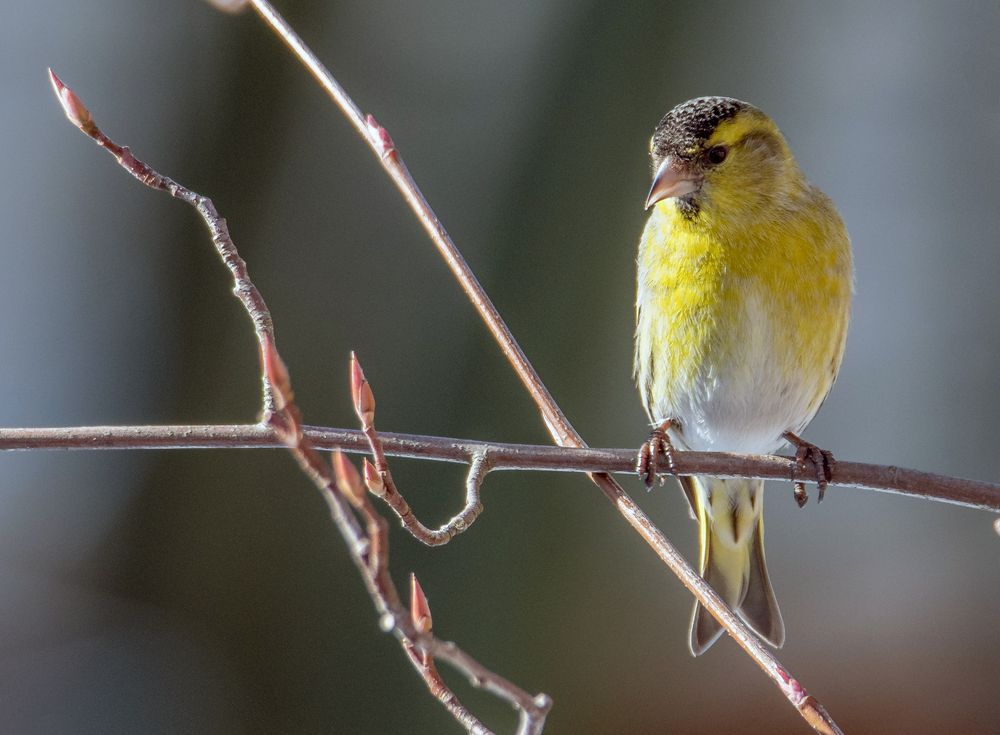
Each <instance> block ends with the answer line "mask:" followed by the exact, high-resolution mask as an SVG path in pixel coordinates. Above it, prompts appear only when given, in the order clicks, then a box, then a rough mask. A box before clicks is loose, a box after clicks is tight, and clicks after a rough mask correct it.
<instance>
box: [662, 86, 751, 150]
mask: <svg viewBox="0 0 1000 735" xmlns="http://www.w3.org/2000/svg"><path fill="white" fill-rule="evenodd" d="M752 108H753V105H750V104H748V103H746V102H740V101H739V100H734V99H733V98H732V97H698V98H697V99H693V100H688V101H687V102H682V103H681V104H679V105H677V107H675V108H674V109H672V110H671V111H670V112H668V113H667V114H666V115H664V116H663V119H662V120H660V122H659V123H658V124H657V126H656V130H655V131H653V144H652V148H651V153H652V156H653V159H654V160H659V159H661V158H663V157H664V156H678V157H680V158H686V157H688V156H689V155H690V154H689V151H690V150H691V149H692V148H697V147H699V146H701V145H702V144H703V143H704V142H705V141H706V140H708V139H709V138H710V137H711V136H712V133H713V132H714V131H715V128H716V127H718V125H719V123H721V122H722V121H723V120H728V119H729V118H731V117H735V116H736V114H737V113H738V112H740V111H741V110H748V109H752Z"/></svg>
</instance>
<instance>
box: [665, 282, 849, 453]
mask: <svg viewBox="0 0 1000 735" xmlns="http://www.w3.org/2000/svg"><path fill="white" fill-rule="evenodd" d="M741 317H742V318H740V319H739V320H737V321H736V323H735V324H732V325H730V329H731V331H730V332H729V333H727V334H724V335H720V342H722V343H724V344H726V345H728V346H729V349H728V350H720V351H719V354H718V355H713V354H709V355H706V358H707V359H706V360H705V362H704V364H703V365H702V367H701V369H700V370H699V371H698V373H697V376H696V378H695V380H694V384H693V385H690V386H688V387H687V389H684V390H677V388H676V387H675V389H674V390H673V391H671V394H670V395H667V396H663V397H661V400H660V401H657V403H658V404H659V405H658V406H657V409H658V410H657V411H656V413H657V415H658V416H662V417H664V418H668V417H669V418H674V419H676V420H678V421H679V422H680V424H681V428H680V433H679V434H677V433H675V434H674V438H675V439H676V440H677V442H678V444H679V446H681V447H686V448H688V449H693V450H699V451H726V452H748V453H767V452H773V451H775V450H776V449H778V447H780V446H781V445H782V443H783V439H782V434H784V433H785V432H786V431H793V432H796V433H797V432H799V431H800V430H801V429H802V428H803V427H804V426H805V424H806V423H808V421H809V420H810V419H811V418H812V416H813V415H814V414H815V412H816V411H817V410H818V408H819V404H820V403H821V402H822V399H823V398H824V397H825V395H826V391H827V390H828V388H829V385H828V384H826V385H823V384H821V383H823V382H824V380H823V379H822V376H817V373H818V372H822V371H817V370H816V368H817V367H818V365H798V364H796V360H795V357H794V355H795V352H796V350H795V349H794V345H788V344H782V342H785V341H787V336H786V337H784V338H783V337H782V336H781V335H782V334H785V335H787V330H783V329H782V325H781V324H778V323H777V322H776V320H778V319H781V318H782V316H781V315H780V314H778V313H776V308H775V307H774V305H773V304H771V303H769V302H768V301H765V299H764V297H762V296H761V295H760V294H757V293H755V292H754V291H749V292H748V293H747V294H746V296H745V299H744V301H743V304H742V314H741ZM816 357H817V359H818V360H819V359H822V357H821V356H816Z"/></svg>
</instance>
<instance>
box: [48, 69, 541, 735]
mask: <svg viewBox="0 0 1000 735" xmlns="http://www.w3.org/2000/svg"><path fill="white" fill-rule="evenodd" d="M49 73H50V76H51V80H52V86H53V88H54V89H55V92H56V96H57V97H58V98H59V101H60V103H61V104H62V106H63V110H64V111H65V112H66V116H67V117H68V118H69V120H70V122H72V123H73V124H74V125H76V126H77V127H78V128H79V129H80V130H81V131H82V132H83V133H85V134H86V135H87V136H88V137H90V138H91V139H93V140H94V141H95V142H97V144H98V145H100V146H101V147H102V148H104V149H105V150H107V151H108V152H110V153H111V154H112V155H113V156H114V157H115V158H116V159H117V160H118V163H119V164H120V165H121V166H122V167H123V168H124V169H125V170H126V171H128V172H129V173H130V174H132V175H133V176H134V177H135V178H137V179H138V180H139V181H141V182H142V183H143V184H145V185H146V186H149V187H151V188H153V189H158V190H161V191H165V192H167V193H169V194H170V195H171V196H173V197H175V198H177V199H180V200H182V201H184V202H187V203H188V204H191V205H192V206H194V207H195V208H196V209H197V210H198V212H199V213H200V214H201V215H202V217H203V219H204V220H205V222H206V223H207V224H208V227H209V230H210V231H211V233H212V241H213V243H214V244H215V246H216V249H217V251H218V253H219V255H220V257H221V258H222V260H223V262H224V263H225V264H226V266H227V267H228V268H229V270H230V272H231V273H232V274H233V278H234V281H235V288H234V292H235V293H236V295H237V297H239V299H240V301H241V302H242V303H243V306H244V308H245V309H246V311H247V313H248V314H249V315H250V318H251V320H252V321H253V324H254V329H255V331H256V333H257V337H258V342H259V346H260V357H261V366H262V370H261V374H262V378H261V379H262V382H263V406H264V414H263V415H264V420H263V421H262V423H261V424H259V425H256V426H255V427H254V428H255V429H265V430H268V431H269V432H270V434H271V436H272V437H273V438H275V439H277V440H278V441H280V442H281V443H282V444H283V445H284V446H285V447H287V448H288V449H289V450H291V453H292V455H293V456H294V457H295V459H296V460H297V461H298V463H299V465H300V467H301V469H302V470H303V472H304V474H305V475H306V476H307V477H309V479H311V480H312V481H313V483H314V484H315V485H316V487H317V488H318V489H319V490H320V492H321V494H322V496H323V498H324V499H325V500H326V502H327V505H328V506H329V509H330V515H331V517H332V519H333V521H334V524H335V525H336V527H337V529H338V530H339V531H340V533H341V535H342V536H343V538H344V541H345V543H346V544H347V548H348V551H349V552H350V555H351V558H352V560H353V561H354V563H355V566H357V568H358V571H359V573H360V574H361V577H362V579H363V580H364V582H365V587H366V588H367V590H368V592H369V596H370V597H371V599H372V602H373V604H374V606H375V608H376V610H377V611H378V613H379V615H380V619H381V622H382V627H383V629H384V630H386V632H391V633H393V634H394V635H395V636H396V638H397V639H398V640H399V642H400V645H401V646H402V648H403V650H404V651H405V652H406V654H407V657H408V658H409V659H410V660H411V661H412V662H413V663H414V666H415V668H416V669H417V671H418V673H420V675H421V676H422V677H423V679H424V681H425V683H426V684H427V687H428V689H429V690H430V691H431V692H432V694H434V696H435V697H436V698H437V699H439V700H440V701H441V702H442V704H443V705H444V706H445V707H446V708H447V709H448V711H449V712H450V713H451V714H452V715H453V716H454V717H455V719H456V720H457V721H458V722H459V723H461V724H462V726H463V727H465V728H466V730H467V731H468V732H470V733H473V734H474V735H492V732H491V731H490V730H489V729H488V728H487V727H486V726H485V725H483V724H482V723H481V722H480V721H479V720H478V719H477V718H476V717H475V716H474V715H473V714H472V713H471V712H470V711H469V710H468V709H467V708H466V707H465V706H464V705H462V704H461V702H460V701H459V700H458V698H457V697H456V696H455V694H454V693H453V692H452V691H451V690H450V689H449V688H448V686H447V684H445V682H444V680H443V679H442V678H441V676H440V675H439V674H438V672H437V669H436V667H435V666H434V663H433V657H434V656H437V655H439V654H438V652H439V651H440V652H441V653H440V657H441V659H442V660H445V661H448V662H449V663H450V664H451V665H452V666H453V667H454V668H455V669H456V670H458V671H460V672H462V673H463V674H464V675H465V676H466V677H467V678H468V679H469V681H470V683H472V684H473V685H474V686H480V687H484V688H488V689H489V690H490V691H491V692H493V693H495V694H497V695H498V696H500V697H502V698H503V699H505V700H506V701H508V702H510V703H511V704H512V705H514V707H515V709H517V711H518V713H519V722H520V723H522V725H523V723H525V722H527V723H528V724H529V726H530V728H531V729H530V730H524V729H523V727H521V726H519V730H518V731H519V732H522V731H523V732H532V733H534V732H541V729H542V727H543V726H544V722H545V717H546V715H547V714H548V711H549V709H550V708H551V706H552V702H551V700H550V699H549V698H548V696H546V695H544V694H540V695H538V696H535V697H533V696H532V695H530V694H528V693H527V692H526V691H524V690H523V689H521V688H519V687H517V686H516V685H514V684H512V683H511V682H509V681H508V680H506V679H504V678H503V677H501V676H498V675H497V674H494V673H493V672H492V671H490V670H488V669H486V668H485V667H483V666H482V665H481V664H479V663H477V662H475V661H474V660H473V659H472V658H471V657H469V656H468V654H465V653H463V652H461V651H459V650H458V649H457V647H455V646H454V644H451V643H446V642H442V641H440V640H438V639H437V638H435V637H434V636H433V635H431V632H430V612H429V608H427V606H426V600H425V601H424V604H423V607H424V608H425V609H426V610H427V612H426V616H425V617H426V623H425V624H423V623H422V619H421V618H419V617H418V616H417V615H415V614H412V615H407V613H406V610H405V608H404V607H403V605H402V602H401V601H400V597H399V593H398V591H397V590H396V587H395V584H394V583H393V581H392V578H391V576H390V575H389V569H388V554H389V539H388V527H387V524H386V522H385V519H384V518H382V517H381V516H380V515H379V514H378V513H377V512H375V510H374V508H373V507H372V505H371V503H370V501H369V500H368V495H367V493H366V492H365V490H364V489H363V488H362V484H361V478H360V476H358V474H357V470H356V469H354V467H353V465H351V464H350V463H349V462H346V460H343V461H341V462H340V463H339V464H338V468H340V469H341V476H340V477H336V476H335V474H334V472H333V470H332V469H331V467H330V465H328V464H327V463H326V462H325V461H323V459H322V457H321V455H320V454H319V452H318V451H317V450H316V448H315V447H314V446H313V444H312V442H311V440H310V438H309V437H308V436H307V435H306V434H305V433H304V431H303V427H302V421H301V413H300V411H299V409H298V407H297V406H296V405H295V402H294V396H293V393H292V387H291V379H290V377H289V375H288V370H287V368H286V367H285V364H284V361H283V360H282V359H281V357H280V355H279V354H278V351H277V347H276V346H275V343H274V332H273V327H272V322H271V315H270V312H269V311H268V310H267V306H266V304H265V302H264V299H263V297H262V296H261V294H260V292H259V291H258V290H257V288H256V287H255V286H254V284H253V282H252V281H251V280H250V277H249V275H248V273H247V269H246V263H244V261H243V260H242V259H241V258H240V256H239V253H238V252H237V250H236V246H235V244H234V243H233V241H232V239H231V237H230V235H229V231H228V228H227V227H226V222H225V220H224V219H222V217H220V216H219V214H218V212H217V211H216V210H215V207H214V205H213V204H212V202H211V200H209V199H208V198H207V197H204V196H202V195H200V194H197V193H195V192H193V191H191V190H189V189H187V188H186V187H184V186H182V185H180V184H178V183H177V182H175V181H173V180H172V179H169V178H168V177H166V176H163V175H162V174H159V173H157V172H156V171H155V170H153V169H152V168H150V167H149V166H148V165H146V164H145V163H143V162H142V161H139V160H138V159H136V158H135V157H134V156H133V155H132V153H131V151H129V149H128V148H127V147H125V146H119V145H118V144H116V143H115V142H114V141H112V140H111V139H109V138H108V137H107V136H106V135H105V134H104V133H103V132H102V131H101V130H100V128H98V127H97V125H96V124H95V123H94V120H93V118H92V117H91V115H90V112H89V111H88V110H87V108H86V107H85V106H84V104H83V103H82V102H81V101H80V99H79V97H77V95H76V94H75V93H74V92H73V91H72V90H71V89H69V88H68V87H66V86H65V85H64V84H63V83H62V82H61V81H60V80H59V78H58V77H57V76H56V75H55V74H54V73H52V72H51V70H50V72H49ZM185 433H187V434H189V433H190V432H188V431H187V430H186V429H182V431H181V434H182V435H183V434H185ZM334 457H335V458H342V455H339V454H336V455H334ZM346 468H350V469H349V470H348V469H346ZM351 472H353V475H351V474H350V473H351ZM352 506H353V508H354V511H356V512H357V513H358V514H359V515H360V516H361V517H362V518H363V519H364V521H365V527H364V528H363V529H362V527H361V525H360V524H359V523H358V520H357V517H356V516H355V514H354V511H352ZM414 584H415V585H416V583H414ZM420 596H421V598H423V593H422V592H421V593H420Z"/></svg>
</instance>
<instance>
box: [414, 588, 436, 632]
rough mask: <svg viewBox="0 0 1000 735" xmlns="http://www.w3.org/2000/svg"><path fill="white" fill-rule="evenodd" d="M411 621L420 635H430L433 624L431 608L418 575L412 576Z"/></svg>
mask: <svg viewBox="0 0 1000 735" xmlns="http://www.w3.org/2000/svg"><path fill="white" fill-rule="evenodd" d="M410 619H411V620H413V627H415V628H416V629H417V632H418V633H430V632H431V626H432V624H433V622H432V620H431V608H430V605H428V604H427V597H425V596H424V590H423V588H421V586H420V582H418V581H417V575H416V574H411V575H410Z"/></svg>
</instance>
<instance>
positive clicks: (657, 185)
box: [646, 156, 702, 209]
mask: <svg viewBox="0 0 1000 735" xmlns="http://www.w3.org/2000/svg"><path fill="white" fill-rule="evenodd" d="M701 182H702V175H701V174H700V173H698V172H696V171H694V170H692V169H691V168H690V166H689V165H686V164H685V163H684V162H683V161H680V160H678V159H676V158H674V157H673V156H667V157H666V158H664V159H663V163H661V164H660V167H659V168H658V169H656V175H654V176H653V185H652V186H651V187H650V189H649V196H647V197H646V209H649V208H650V207H652V206H653V205H654V204H656V203H657V202H659V201H662V200H664V199H669V198H670V197H682V196H684V195H685V194H691V193H693V192H696V191H698V189H699V188H700V187H701Z"/></svg>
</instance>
